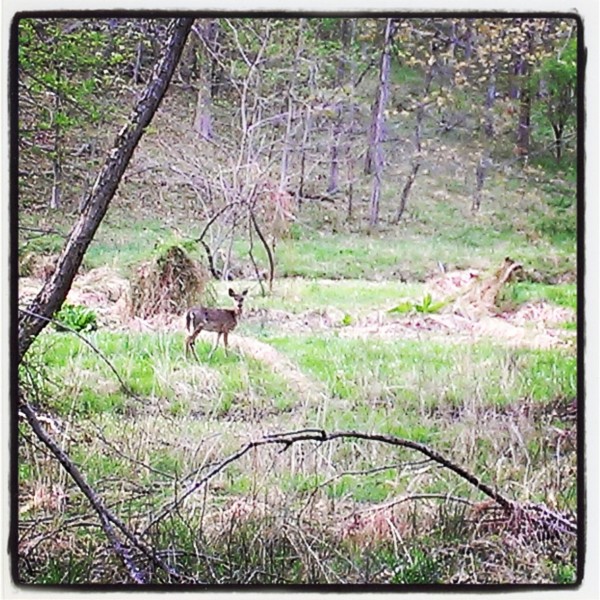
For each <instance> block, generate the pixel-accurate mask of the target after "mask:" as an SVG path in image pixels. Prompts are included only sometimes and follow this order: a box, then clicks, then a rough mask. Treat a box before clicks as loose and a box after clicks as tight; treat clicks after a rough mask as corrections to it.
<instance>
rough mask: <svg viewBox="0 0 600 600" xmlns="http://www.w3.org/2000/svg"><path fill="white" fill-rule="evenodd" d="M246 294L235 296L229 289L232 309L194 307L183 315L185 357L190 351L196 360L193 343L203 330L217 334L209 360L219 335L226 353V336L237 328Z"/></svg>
mask: <svg viewBox="0 0 600 600" xmlns="http://www.w3.org/2000/svg"><path fill="white" fill-rule="evenodd" d="M247 293H248V290H244V291H243V292H242V293H241V294H236V293H235V292H234V291H233V290H232V289H231V288H229V295H230V296H231V297H232V298H233V300H234V302H235V307H234V308H233V309H227V308H206V307H205V306H194V307H192V308H190V309H189V310H188V311H187V313H186V315H185V327H186V330H187V332H188V336H187V338H186V340H185V353H186V355H187V354H188V352H189V351H190V350H191V351H192V353H193V354H194V356H195V357H196V360H198V355H197V354H196V350H195V349H194V342H195V341H196V338H197V337H198V335H199V334H200V332H201V331H202V330H203V329H204V330H206V331H214V332H216V334H217V341H216V343H215V345H214V346H213V349H212V350H211V351H210V354H209V355H208V358H209V359H210V358H211V357H212V355H213V353H214V351H215V350H216V349H217V346H218V345H219V340H220V339H221V335H223V342H224V344H225V352H227V336H228V335H229V333H230V332H231V331H233V330H234V329H235V328H236V327H237V324H238V320H239V318H240V317H241V315H242V307H243V305H244V299H245V298H246V294H247Z"/></svg>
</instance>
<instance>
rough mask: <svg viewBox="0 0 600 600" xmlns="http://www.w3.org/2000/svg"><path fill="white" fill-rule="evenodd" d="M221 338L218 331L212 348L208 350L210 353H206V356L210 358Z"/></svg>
mask: <svg viewBox="0 0 600 600" xmlns="http://www.w3.org/2000/svg"><path fill="white" fill-rule="evenodd" d="M220 339H221V332H220V331H219V332H218V333H217V341H216V342H215V345H214V346H213V349H212V350H211V351H210V354H209V355H208V358H209V359H210V358H211V357H212V355H213V354H214V353H215V350H216V349H217V346H218V345H219V340H220Z"/></svg>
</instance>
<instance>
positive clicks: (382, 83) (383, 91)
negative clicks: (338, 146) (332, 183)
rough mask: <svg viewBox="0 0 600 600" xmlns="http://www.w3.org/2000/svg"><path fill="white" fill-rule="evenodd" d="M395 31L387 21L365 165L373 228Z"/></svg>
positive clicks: (381, 168)
mask: <svg viewBox="0 0 600 600" xmlns="http://www.w3.org/2000/svg"><path fill="white" fill-rule="evenodd" d="M395 30H396V22H395V21H394V19H387V20H386V24H385V33H384V37H383V50H382V52H381V63H380V68H379V85H378V86H377V92H376V96H375V103H374V105H373V120H372V123H371V132H370V139H369V149H368V151H367V162H366V164H365V170H366V171H368V172H372V173H373V187H372V190H371V202H370V211H369V225H370V226H371V227H376V226H377V224H378V223H379V197H380V195H381V180H382V176H383V148H382V142H383V137H384V125H385V116H384V110H385V103H386V100H387V96H388V89H389V85H390V82H389V78H390V55H391V47H392V40H393V37H394V32H395ZM367 167H368V169H367Z"/></svg>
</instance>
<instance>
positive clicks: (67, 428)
mask: <svg viewBox="0 0 600 600" xmlns="http://www.w3.org/2000/svg"><path fill="white" fill-rule="evenodd" d="M190 110H191V109H190ZM167 114H168V113H165V115H163V116H162V117H161V116H160V115H159V116H158V120H157V123H156V124H155V125H156V126H154V125H153V129H152V130H149V131H148V133H147V135H146V136H145V138H144V141H143V143H142V144H141V145H140V147H139V149H138V150H136V155H135V158H134V164H132V172H133V173H135V172H143V173H144V174H145V175H144V177H145V176H146V175H147V177H148V181H146V180H145V179H144V180H140V179H139V178H138V179H136V178H135V177H134V175H132V176H131V177H130V178H129V179H128V180H127V181H124V182H123V185H122V186H121V188H120V190H119V195H118V197H116V198H115V200H114V203H113V206H112V207H111V209H110V210H109V213H108V214H107V217H106V219H105V221H104V222H103V224H102V226H101V227H100V230H99V231H98V233H97V235H96V238H95V239H94V242H93V243H92V245H91V247H90V248H89V251H88V252H87V254H86V255H85V259H84V263H83V269H82V272H83V273H85V272H90V271H93V270H94V269H98V268H106V269H108V271H109V272H110V273H111V276H114V277H118V278H121V279H123V280H128V281H131V280H132V279H133V277H134V275H135V273H136V270H137V269H138V268H139V266H140V264H141V263H143V262H144V261H148V260H151V259H152V258H153V257H155V256H156V254H157V251H158V249H159V248H161V247H164V246H165V244H170V243H184V244H186V247H187V248H189V250H190V256H191V257H192V258H194V259H196V260H198V261H202V262H205V256H204V253H203V250H202V248H201V247H199V246H198V245H193V244H189V242H190V240H193V239H194V238H196V237H197V236H198V235H199V234H200V232H201V230H202V228H203V226H204V223H205V220H206V219H205V215H202V214H201V212H200V211H199V207H198V205H197V204H194V202H193V198H192V200H190V196H191V194H190V193H189V190H187V192H186V193H183V192H181V185H180V184H174V183H171V182H170V180H168V178H167V180H165V181H166V183H165V187H164V189H163V188H162V187H161V185H162V184H160V185H159V182H158V180H156V181H155V180H152V179H151V177H152V176H153V173H154V171H152V170H148V171H145V170H144V169H145V167H146V166H148V165H149V164H158V165H160V164H171V163H170V161H171V160H173V161H175V158H174V157H172V156H171V155H170V154H169V152H168V151H170V149H171V148H175V147H179V146H178V144H179V145H180V146H181V147H182V148H183V150H182V152H183V153H184V154H185V152H184V151H185V148H186V147H187V148H188V149H190V148H191V149H193V150H194V151H195V149H196V147H197V138H196V137H194V138H193V139H192V137H191V136H192V135H193V134H192V132H190V131H188V130H189V127H188V128H187V129H186V130H184V128H183V125H180V130H177V131H175V130H174V129H173V128H175V127H177V126H178V124H177V123H176V122H175V121H177V120H171V121H170V122H169V123H168V124H165V123H164V120H166V119H167V116H166V115H167ZM187 116H189V115H187ZM161 118H162V119H163V121H161ZM188 121H189V119H188ZM181 122H182V123H183V122H185V119H183V118H182V119H181ZM169 127H170V128H171V129H169ZM157 132H160V135H161V136H162V137H161V144H160V145H159V144H158V143H156V136H158V133H157ZM153 136H154V138H153ZM153 143H154V144H155V145H153ZM466 143H467V142H465V141H464V140H455V143H454V145H452V144H453V142H452V140H449V142H448V146H449V147H448V150H447V153H448V154H447V156H450V155H456V156H458V157H459V158H458V159H456V160H454V159H452V160H450V159H449V158H448V159H447V156H446V154H444V156H437V155H436V154H435V153H431V154H430V155H429V157H428V158H426V159H425V162H426V164H424V167H423V172H422V174H420V175H419V178H418V179H417V180H416V183H415V186H414V188H413V192H412V195H411V197H410V201H409V205H408V208H407V213H406V215H405V217H404V218H403V220H402V221H401V222H400V223H399V224H398V225H393V224H392V223H391V220H392V217H393V215H394V211H395V210H396V206H395V202H396V200H397V196H398V193H399V189H400V185H401V181H402V179H401V174H402V173H403V171H402V169H403V168H404V167H405V165H406V164H408V163H407V156H406V155H405V154H403V152H404V150H402V149H398V151H397V155H396V154H392V153H389V154H390V163H391V164H390V165H389V171H388V172H389V173H391V175H386V176H387V177H388V179H387V180H386V181H385V185H384V195H383V197H382V220H381V224H380V226H379V227H378V228H376V229H369V228H367V227H366V226H365V222H366V218H365V217H366V213H367V210H368V202H367V199H368V198H369V194H370V189H369V187H368V184H367V183H366V182H363V184H361V185H357V186H356V188H355V205H354V209H353V210H354V212H353V216H352V218H350V219H348V218H347V211H346V206H345V204H344V202H343V201H342V200H341V199H339V198H338V199H336V200H335V202H327V203H325V202H324V203H320V202H319V201H314V202H307V203H305V204H304V205H303V207H302V209H301V210H299V211H298V212H297V214H296V220H295V221H294V223H292V225H291V227H290V231H289V235H288V236H287V237H285V238H283V239H281V240H278V243H277V246H276V250H275V260H276V270H275V275H276V276H275V281H274V286H273V290H272V293H270V294H268V293H263V292H265V289H266V287H265V285H264V284H263V285H262V286H261V285H260V283H259V282H257V281H256V280H251V279H250V275H251V274H252V271H251V270H250V261H249V258H248V241H247V240H246V239H244V236H242V235H240V236H238V237H237V238H236V239H235V241H234V244H233V247H232V262H233V264H234V266H235V267H237V268H238V269H239V271H240V272H241V273H242V275H241V276H240V277H236V279H235V280H234V281H231V282H229V281H225V282H216V283H215V282H212V283H211V284H210V286H209V287H210V291H211V294H212V296H213V299H214V301H215V302H216V304H218V305H219V306H229V304H230V301H229V298H228V296H227V288H228V287H230V286H233V287H235V288H236V289H243V288H248V289H249V296H248V300H247V302H246V306H245V315H244V318H243V319H242V321H241V323H240V325H239V327H238V328H237V329H236V331H235V332H234V333H235V335H232V337H231V348H230V352H229V353H226V352H225V351H224V349H223V347H222V346H221V347H219V348H218V349H217V351H216V352H215V354H214V356H213V357H212V359H210V360H208V353H209V349H210V347H211V345H212V343H213V340H214V335H213V334H207V335H204V334H203V335H202V336H201V337H200V338H199V339H198V342H197V344H196V347H197V353H198V356H199V358H200V360H199V362H196V361H194V360H193V359H192V358H191V357H186V355H185V352H184V332H183V322H182V319H177V320H174V319H171V318H166V317H165V318H162V319H161V318H159V319H155V320H151V319H149V320H143V319H135V318H132V317H131V315H129V314H128V313H127V312H126V311H120V312H119V311H118V310H117V304H118V302H115V299H114V298H108V296H107V295H106V294H105V293H104V291H103V290H102V289H101V288H102V282H101V281H100V282H99V283H98V287H97V289H91V290H87V296H85V297H84V296H81V297H82V298H84V301H85V303H86V304H87V305H88V306H89V307H90V308H91V309H92V310H94V311H95V312H96V313H97V315H98V323H99V327H98V329H97V330H96V331H92V332H90V333H86V334H84V337H85V338H86V339H87V340H88V342H89V343H86V342H84V341H83V340H82V339H81V338H80V337H78V336H75V335H73V334H70V333H65V332H59V331H57V330H56V329H54V328H51V327H48V328H47V329H46V330H45V331H44V332H43V333H42V334H41V335H40V336H39V338H38V339H37V340H36V342H35V344H34V345H33V346H32V348H31V350H30V351H29V353H28V354H27V356H26V360H25V362H24V364H23V365H21V366H20V378H21V385H22V387H23V389H25V390H26V391H27V394H28V396H29V397H30V398H31V401H32V403H33V404H34V405H35V406H36V408H37V409H38V411H39V413H40V415H41V416H42V417H43V419H44V421H43V424H44V427H45V428H46V429H47V430H48V432H50V433H51V434H52V435H53V437H54V438H55V439H56V441H57V442H58V443H59V444H60V445H61V447H62V448H64V449H65V451H67V452H68V453H69V455H70V456H71V458H72V459H73V460H74V462H75V464H76V465H77V466H78V467H79V469H80V470H81V472H82V473H83V474H84V476H85V478H86V480H87V481H88V482H89V483H90V484H91V485H92V486H93V488H94V490H95V491H96V492H97V494H98V495H99V496H100V497H101V498H102V501H103V502H104V503H105V505H106V506H107V507H109V509H110V510H111V511H113V512H114V514H115V515H117V516H118V517H119V519H120V520H121V521H122V522H123V523H125V524H126V525H127V526H128V527H129V528H130V529H131V530H132V531H135V532H136V534H137V535H139V536H140V538H142V539H143V540H144V542H145V543H146V544H148V545H150V546H152V547H154V548H156V549H159V554H160V558H161V560H164V561H165V562H166V563H168V564H169V565H170V566H172V567H173V568H176V569H177V570H178V571H179V572H180V573H184V574H186V575H187V576H189V577H190V580H191V581H193V582H195V583H219V584H230V583H238V584H239V583H276V584H287V583H295V584H298V583H299V584H304V583H385V584H390V583H394V584H425V583H445V584H455V583H464V584H473V583H559V584H569V583H572V582H573V581H575V578H576V574H577V560H578V557H577V549H576V541H577V540H576V538H575V537H574V536H568V535H564V536H563V535H560V536H554V537H552V536H543V535H541V534H540V535H538V533H540V532H539V531H537V530H535V527H534V528H533V529H531V528H530V529H528V524H527V519H526V518H525V517H523V518H522V519H521V520H519V519H513V520H509V521H507V519H506V515H503V514H502V513H501V511H500V512H499V511H498V507H497V506H490V503H489V498H488V497H487V496H486V494H485V493H483V492H482V491H481V490H478V489H476V487H474V486H473V485H472V484H471V483H469V482H468V481H467V480H466V479H465V478H463V477H460V476H459V475H457V473H456V472H453V471H452V470H450V469H448V468H444V467H442V466H440V464H439V463H437V462H435V461H432V460H430V459H428V458H427V457H426V456H424V455H423V454H422V453H420V452H418V451H416V450H414V449H412V450H411V449H409V448H407V447H398V446H393V445H390V444H387V443H381V442H376V441H374V440H361V439H356V438H352V437H338V438H335V439H331V440H327V441H324V440H321V441H319V440H318V439H311V440H307V441H304V442H295V443H293V444H289V445H288V446H282V445H277V444H275V443H265V444H264V445H261V446H259V447H255V448H252V449H248V450H247V451H244V452H243V453H240V454H239V456H237V455H236V456H235V457H234V455H235V454H236V453H238V452H240V449H242V448H244V447H245V445H246V444H248V443H249V442H251V441H256V440H264V439H265V437H264V436H267V435H272V434H277V433H281V432H292V431H298V430H304V429H307V430H311V431H312V430H313V429H319V430H324V431H326V432H346V433H347V432H352V431H357V432H363V433H366V434H373V435H374V434H381V435H388V436H396V437H397V438H401V439H404V440H409V441H412V442H416V443H420V444H425V445H426V446H427V447H429V448H431V449H432V450H433V451H435V452H436V453H438V454H439V455H441V456H443V457H445V458H446V459H447V460H448V461H451V462H452V463H454V464H456V465H459V466H461V467H462V468H464V469H466V470H467V471H468V472H469V473H471V474H473V476H474V477H476V478H478V479H479V480H480V481H481V482H483V483H485V484H487V485H488V486H491V487H492V488H493V489H494V490H496V491H497V492H499V493H501V494H503V495H504V496H506V497H507V498H509V499H510V500H511V501H515V502H519V503H523V504H527V503H534V504H543V505H544V506H547V507H548V508H549V509H550V510H552V511H555V512H557V513H560V514H566V515H569V516H570V517H573V516H575V517H576V516H577V514H576V513H577V499H578V489H577V477H576V475H577V467H578V464H577V422H576V417H575V414H574V406H575V407H576V402H577V396H578V389H577V347H576V346H577V339H576V333H577V316H576V311H577V303H578V297H577V257H576V235H577V229H576V210H577V206H576V202H575V191H574V188H575V186H574V176H573V173H572V172H570V171H569V172H560V171H557V170H556V169H555V168H554V167H552V169H551V168H550V167H547V168H546V170H545V171H544V170H542V169H541V168H538V167H539V166H538V167H536V166H535V165H530V166H529V167H528V170H524V171H521V170H519V169H517V168H516V167H515V168H511V169H508V170H505V171H501V170H499V169H498V170H497V171H492V173H491V174H490V176H489V179H488V180H487V181H486V187H485V190H484V192H485V193H484V198H483V202H482V207H481V211H480V212H479V213H478V214H472V213H471V210H470V205H471V198H470V194H471V193H472V189H473V186H472V181H471V180H469V179H468V178H467V175H468V174H471V175H472V173H474V172H475V158H474V157H473V156H471V153H469V152H467V150H468V147H467V146H466ZM186 144H187V146H186ZM190 152H191V151H190ZM191 153H192V154H193V152H191ZM427 161H428V162H427ZM136 170H137V171H136ZM459 170H460V174H461V176H460V177H458V176H457V174H458V172H459ZM465 173H466V174H467V175H465ZM399 174H400V175H399ZM163 175H164V173H163ZM159 176H161V174H160V173H159V174H158V175H157V177H159ZM157 189H160V190H162V191H161V194H160V198H158V197H157V194H155V191H156V190H157ZM186 194H187V195H186ZM163 195H164V198H163ZM19 219H20V223H21V225H25V226H29V227H40V228H48V227H50V228H53V229H54V230H56V232H57V234H55V235H49V236H43V237H37V238H35V239H30V240H28V241H25V240H21V243H20V246H19V250H20V252H19V254H20V259H21V261H22V265H25V264H27V261H26V259H27V257H28V256H30V255H36V256H40V255H45V256H50V255H53V254H55V253H56V252H58V251H59V250H60V248H61V247H62V243H63V241H64V236H65V235H66V234H67V233H68V231H69V228H70V226H71V225H72V222H73V220H74V219H75V215H74V214H73V215H68V214H66V213H65V212H56V213H52V212H50V211H37V212H28V211H22V212H21V213H20V214H19ZM210 235H213V233H212V232H211V234H210ZM215 237H216V234H215ZM207 239H208V238H207ZM212 239H213V238H211V241H212ZM255 256H256V259H257V260H258V262H259V263H260V267H261V268H264V267H265V265H266V257H265V255H264V253H261V249H260V248H255ZM506 256H509V257H511V258H512V259H514V260H517V261H519V262H520V263H522V265H523V274H522V277H521V278H520V279H519V280H517V281H515V282H512V283H510V284H509V285H507V286H506V287H504V289H502V292H501V295H500V298H499V311H500V312H499V314H496V315H488V316H487V317H486V318H482V319H481V320H470V319H468V318H466V317H464V316H462V317H461V316H459V315H454V314H451V313H449V312H448V311H446V312H440V313H433V314H427V311H423V310H422V311H419V310H417V309H416V308H415V307H417V306H419V307H421V308H423V306H425V304H426V303H425V299H426V298H427V296H428V294H432V295H433V296H434V297H435V299H436V300H437V299H442V298H441V297H439V296H436V294H439V291H438V288H436V287H435V286H434V283H435V280H436V278H440V277H443V274H442V268H443V269H445V271H447V272H448V273H451V272H453V271H455V270H466V269H472V270H476V271H478V272H479V273H481V274H482V276H485V275H489V274H490V273H493V272H494V271H495V270H496V269H497V268H498V267H499V265H500V264H501V263H502V261H503V260H504V258H505V257H506ZM21 275H23V276H25V275H29V276H34V275H35V273H33V272H31V273H30V272H26V269H25V268H23V269H22V273H21ZM25 283H27V284H28V286H30V287H31V286H33V287H34V288H35V286H36V285H37V286H39V285H41V283H42V280H41V279H39V280H38V279H35V277H30V280H29V281H27V282H25V280H22V289H23V290H25V288H26V285H25ZM82 302H83V300H82ZM403 302H404V303H407V302H408V303H409V305H410V306H413V310H411V311H409V312H408V313H407V314H399V313H395V314H394V313H390V312H389V311H390V309H392V308H394V307H397V306H399V305H400V304H401V303H403ZM115 372H116V373H118V377H117V375H116V374H115ZM123 384H124V385H123ZM19 431H20V437H19V548H20V558H19V561H20V562H19V568H20V572H21V574H22V576H23V580H24V581H25V582H28V583H45V584H50V583H53V584H56V583H88V582H95V583H118V582H121V581H125V580H126V573H125V571H124V569H123V565H122V564H121V563H120V562H119V561H118V559H117V558H115V556H114V555H113V553H112V552H111V550H110V547H109V545H108V543H107V541H106V538H105V536H104V534H103V532H102V530H101V529H100V527H99V523H98V520H97V517H96V515H95V513H94V512H93V510H92V509H91V508H90V506H89V504H88V502H87V501H86V500H85V498H84V497H83V495H82V494H81V492H80V491H79V489H78V488H77V487H76V486H75V484H74V483H73V481H72V480H71V479H70V478H69V477H68V476H67V474H66V473H65V471H64V470H63V469H62V468H61V467H60V465H59V464H58V463H57V462H56V461H55V460H52V459H51V458H50V456H49V454H48V452H47V451H46V450H45V449H44V448H43V447H42V446H40V443H39V441H38V440H37V439H36V438H35V436H34V435H33V434H32V432H31V430H30V429H29V428H28V427H27V426H26V423H25V422H19ZM232 457H233V458H232ZM194 486H197V489H196V488H195V487H194ZM192 489H193V493H191V492H190V490H192ZM188 492H190V493H189V495H188ZM179 502H180V503H179ZM174 503H175V504H176V505H175V504H174ZM132 553H133V555H134V557H135V559H136V560H138V561H139V562H140V564H144V565H149V566H148V569H147V574H148V577H149V578H150V580H151V581H154V582H161V581H164V573H163V572H161V571H160V569H155V567H154V566H152V565H151V563H150V562H149V561H148V560H147V558H146V557H144V555H143V553H141V552H140V551H139V549H133V550H132Z"/></svg>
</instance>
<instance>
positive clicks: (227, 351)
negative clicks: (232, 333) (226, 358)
mask: <svg viewBox="0 0 600 600" xmlns="http://www.w3.org/2000/svg"><path fill="white" fill-rule="evenodd" d="M228 335H229V333H228V332H227V331H224V332H223V344H224V345H225V354H229V347H228V346H227V336H228Z"/></svg>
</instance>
